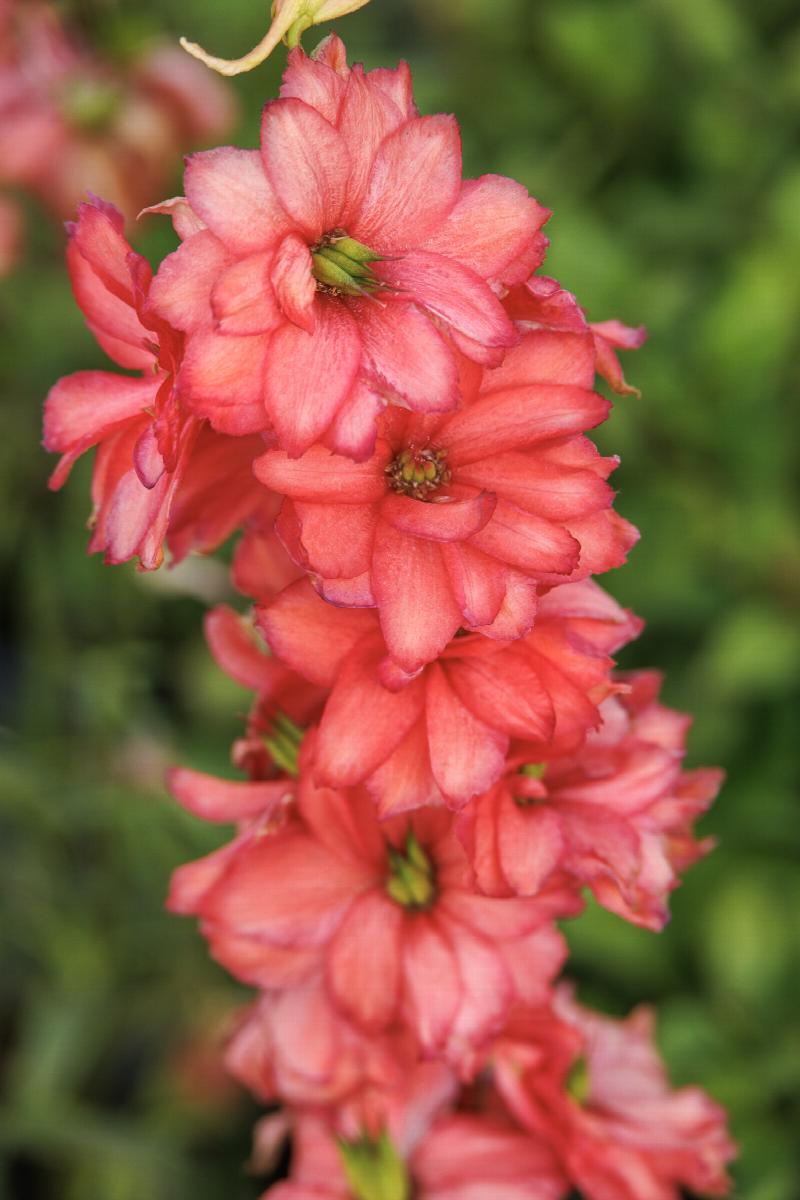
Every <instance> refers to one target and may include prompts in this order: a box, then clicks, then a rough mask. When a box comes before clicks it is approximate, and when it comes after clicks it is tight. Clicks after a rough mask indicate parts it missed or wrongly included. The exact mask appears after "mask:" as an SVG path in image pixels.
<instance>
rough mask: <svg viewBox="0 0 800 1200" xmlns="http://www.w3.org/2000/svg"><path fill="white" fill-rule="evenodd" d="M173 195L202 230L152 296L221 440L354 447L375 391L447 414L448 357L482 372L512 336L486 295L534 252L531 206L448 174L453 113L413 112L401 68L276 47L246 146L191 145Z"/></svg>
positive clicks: (366, 451)
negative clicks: (181, 196)
mask: <svg viewBox="0 0 800 1200" xmlns="http://www.w3.org/2000/svg"><path fill="white" fill-rule="evenodd" d="M185 188H186V199H187V201H188V203H189V205H190V206H191V209H192V211H193V212H194V214H195V216H196V218H197V220H198V221H199V222H201V223H202V225H203V226H205V228H200V229H198V230H197V232H194V233H192V234H191V235H190V236H188V237H186V240H185V241H184V242H183V244H182V246H181V247H180V248H179V249H178V250H177V251H176V252H175V253H174V254H172V255H170V256H169V257H168V258H167V259H165V261H164V263H163V264H162V265H161V267H160V269H159V272H158V275H157V277H156V280H155V282H154V288H153V297H154V300H155V303H156V306H157V308H158V311H159V312H160V313H161V315H162V316H163V317H164V318H165V319H166V320H168V321H170V322H171V323H172V324H173V325H174V326H176V328H179V329H181V330H184V331H185V332H186V333H187V334H189V335H190V336H189V339H188V343H187V348H186V356H185V360H184V364H183V368H182V372H181V379H182V382H183V384H184V386H185V388H186V390H187V391H188V393H189V394H190V395H191V397H192V403H193V405H194V408H195V410H196V412H198V413H199V414H202V415H203V416H207V417H209V419H210V420H211V421H212V424H214V426H215V427H216V428H218V429H220V430H222V431H224V432H229V433H237V434H242V433H251V432H256V431H259V430H262V429H264V428H266V427H268V426H272V427H274V430H275V432H276V434H277V439H278V444H279V445H280V446H281V447H282V448H283V449H285V450H286V451H288V453H289V454H291V455H299V454H301V453H302V452H303V451H304V450H306V449H308V448H309V447H310V446H311V445H312V444H313V443H315V442H318V441H320V440H323V439H324V440H325V441H326V443H327V444H328V445H329V446H330V447H331V448H332V449H334V450H336V451H337V452H339V453H341V454H345V455H348V456H351V457H353V458H365V457H368V456H369V455H370V454H371V452H372V449H373V446H374V444H375V422H376V416H377V414H378V413H379V412H380V410H381V409H382V408H383V406H384V405H385V404H386V403H387V402H390V403H396V404H400V405H401V406H403V407H406V408H410V409H412V410H413V411H415V412H433V413H441V412H446V411H449V410H452V409H454V408H456V407H457V405H458V403H459V396H460V390H459V379H458V366H457V354H456V351H457V350H458V351H461V352H462V353H463V354H465V355H466V356H467V357H468V358H470V359H472V360H474V361H475V362H479V363H484V364H497V363H499V362H500V360H501V358H502V356H503V353H504V351H505V350H506V349H507V348H508V347H510V346H512V345H514V343H515V342H516V341H517V338H518V335H517V332H516V329H515V328H514V325H513V323H512V321H511V320H510V319H509V317H508V316H507V314H506V312H505V311H504V309H503V306H502V304H501V302H500V299H499V295H498V293H502V292H503V291H504V289H505V288H506V287H507V286H508V285H510V284H512V283H518V282H520V281H521V280H523V279H525V278H526V277H527V276H528V275H529V274H530V272H531V270H532V269H534V268H535V267H536V266H538V265H539V263H540V262H541V258H542V254H543V251H544V246H545V244H546V243H545V240H544V239H543V237H542V236H541V234H540V233H539V229H540V227H541V225H542V224H543V222H544V221H545V219H546V218H547V216H548V213H547V211H546V210H545V209H543V208H542V207H541V206H540V205H538V204H537V203H536V201H535V200H532V199H531V198H530V197H529V196H528V194H527V192H526V190H525V189H524V188H523V187H521V186H520V185H519V184H517V183H514V182H513V181H512V180H509V179H503V178H501V177H499V176H494V175H488V176H484V177H483V178H481V179H479V180H469V181H466V182H463V181H462V178H461V147H460V140H459V133H458V127H457V125H456V123H455V120H454V119H453V118H452V117H449V116H443V115H438V116H430V117H419V116H418V115H417V112H416V108H415V107H414V103H413V99H412V96H411V80H410V75H409V71H408V68H407V66H405V64H404V65H402V66H401V67H399V68H398V69H397V70H396V71H387V70H378V71H372V72H369V73H365V72H364V71H363V69H362V68H361V67H359V66H356V67H354V68H353V69H352V70H350V69H349V68H348V67H347V66H346V63H345V61H344V50H343V47H342V44H341V42H339V40H338V39H337V38H335V37H334V38H330V39H328V40H327V42H326V43H324V46H323V50H322V53H321V55H320V56H319V57H317V58H307V57H306V55H305V54H304V53H303V52H302V51H301V50H295V51H293V52H292V54H291V55H290V59H289V67H288V70H287V72H286V75H285V78H284V84H283V88H282V90H281V98H280V99H279V100H276V101H273V102H272V103H270V104H268V105H267V106H266V108H265V110H264V118H263V124H262V136H261V150H260V152H259V151H255V150H239V149H233V148H230V147H223V148H221V149H218V150H211V151H207V152H204V153H201V154H197V155H195V156H194V157H192V158H191V159H190V160H189V163H188V166H187V169H186V176H185Z"/></svg>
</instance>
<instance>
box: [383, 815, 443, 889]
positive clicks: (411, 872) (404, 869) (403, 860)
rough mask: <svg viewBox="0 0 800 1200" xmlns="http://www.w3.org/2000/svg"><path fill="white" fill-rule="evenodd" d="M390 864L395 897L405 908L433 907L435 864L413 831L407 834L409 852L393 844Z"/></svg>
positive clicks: (390, 849)
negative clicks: (398, 848) (397, 848)
mask: <svg viewBox="0 0 800 1200" xmlns="http://www.w3.org/2000/svg"><path fill="white" fill-rule="evenodd" d="M389 867H390V870H391V874H390V876H389V879H388V881H387V883H386V891H387V892H388V893H389V895H390V896H391V898H392V899H393V900H394V901H396V903H397V904H402V906H403V908H429V907H430V905H431V903H432V901H433V899H434V897H435V895H436V883H435V879H434V871H433V864H432V863H431V860H430V859H429V858H428V856H427V854H426V853H425V851H424V850H423V849H422V847H421V846H420V844H419V842H418V841H417V839H416V838H415V837H414V834H413V833H411V832H409V834H408V836H407V837H406V846H405V852H402V851H400V850H396V849H395V848H394V846H390V847H389Z"/></svg>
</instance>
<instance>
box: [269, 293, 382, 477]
mask: <svg viewBox="0 0 800 1200" xmlns="http://www.w3.org/2000/svg"><path fill="white" fill-rule="evenodd" d="M316 316H317V320H316V327H315V329H314V332H313V334H312V333H306V332H305V330H303V329H298V327H297V326H296V325H292V324H291V323H289V322H287V323H286V324H284V325H283V326H281V328H280V329H278V330H277V331H276V332H275V333H274V334H273V335H272V340H271V342H270V352H269V358H268V360H267V366H266V377H265V397H266V403H267V409H268V411H269V413H270V416H271V417H272V421H273V424H274V426H275V430H276V432H277V434H278V439H279V441H280V444H281V447H282V449H285V450H287V451H288V452H289V454H291V455H292V456H299V455H300V454H302V453H303V451H304V450H307V449H308V447H309V446H311V445H312V444H313V443H314V442H316V441H317V440H318V439H319V437H320V435H321V434H322V433H323V432H324V430H325V429H326V428H327V427H328V425H329V424H330V423H331V421H332V420H333V418H334V417H335V415H336V412H337V410H338V409H339V407H340V406H341V404H343V402H344V401H345V400H346V399H347V397H348V395H349V393H350V389H351V388H352V386H353V383H354V381H355V378H356V374H357V373H358V368H359V365H360V363H361V341H360V339H359V336H358V330H357V328H356V323H355V321H354V320H353V318H352V317H351V316H350V314H349V313H348V311H347V309H346V308H345V307H344V306H343V305H342V304H339V303H337V302H336V301H333V302H332V303H327V304H326V303H318V305H317V314H316Z"/></svg>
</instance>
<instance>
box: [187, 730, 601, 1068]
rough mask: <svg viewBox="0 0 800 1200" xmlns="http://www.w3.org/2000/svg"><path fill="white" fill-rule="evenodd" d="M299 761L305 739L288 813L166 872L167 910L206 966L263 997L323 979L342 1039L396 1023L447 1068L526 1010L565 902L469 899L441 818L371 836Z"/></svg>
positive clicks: (539, 984)
mask: <svg viewBox="0 0 800 1200" xmlns="http://www.w3.org/2000/svg"><path fill="white" fill-rule="evenodd" d="M313 753H314V739H313V737H312V736H308V735H307V737H306V741H305V743H304V746H303V750H302V752H301V770H300V777H299V780H298V789H297V801H296V810H293V809H292V808H291V806H290V807H289V808H288V809H285V810H281V811H282V815H281V817H280V819H279V820H277V821H276V820H274V819H272V820H271V821H270V823H269V825H268V826H265V825H264V823H263V820H262V821H261V822H260V824H259V825H258V828H256V826H255V825H253V826H249V827H246V828H243V830H242V831H241V832H240V834H239V837H238V838H237V839H236V841H235V842H233V843H231V844H230V845H228V846H226V847H223V849H222V850H220V851H217V852H216V853H215V854H212V855H210V856H209V857H207V858H205V859H202V860H200V862H198V863H192V864H189V865H187V866H184V867H182V868H180V870H179V871H177V872H176V874H175V876H174V878H173V884H172V888H171V891H170V898H169V902H168V906H169V908H170V909H171V910H172V911H173V912H182V913H194V914H196V915H197V916H199V917H200V919H201V922H202V928H203V932H204V934H205V936H206V937H207V938H208V940H209V943H210V947H211V952H212V954H213V955H214V957H215V958H217V959H218V961H220V962H222V963H223V965H224V966H226V967H227V968H228V969H229V970H230V971H232V972H233V973H234V974H235V975H237V976H238V977H240V978H242V979H244V980H245V981H247V982H250V983H257V984H258V986H260V987H262V988H266V989H269V990H273V991H276V992H279V991H282V990H284V989H286V988H290V989H295V988H297V987H300V986H302V985H303V984H304V983H305V982H306V981H308V980H312V979H314V978H316V977H320V976H323V977H324V980H325V987H326V989H327V992H328V996H329V998H330V1001H331V1003H332V1004H333V1005H334V1007H335V1008H336V1009H337V1011H338V1012H339V1013H340V1014H341V1015H342V1016H344V1017H345V1018H346V1019H347V1020H349V1021H350V1022H352V1023H353V1024H354V1025H356V1026H358V1027H359V1028H361V1029H362V1030H364V1031H365V1032H367V1033H369V1034H373V1035H380V1034H382V1033H384V1032H385V1031H388V1030H390V1029H391V1028H392V1027H393V1026H394V1025H395V1024H397V1023H399V1026H400V1028H404V1029H408V1030H410V1031H411V1032H412V1033H413V1034H414V1036H415V1038H416V1039H417V1042H418V1044H419V1046H420V1048H421V1050H422V1052H423V1054H440V1055H443V1056H447V1057H448V1058H449V1059H450V1060H451V1061H452V1062H453V1063H454V1064H456V1065H458V1063H459V1062H460V1060H461V1057H462V1056H463V1055H465V1054H467V1053H468V1052H469V1053H470V1054H472V1053H474V1050H475V1047H477V1046H480V1045H482V1044H484V1043H485V1042H486V1041H487V1040H488V1039H489V1038H491V1037H493V1036H495V1035H496V1034H497V1033H498V1032H499V1030H500V1028H501V1027H502V1025H503V1023H504V1021H505V1019H506V1016H507V1014H508V1011H509V1009H510V1007H511V1005H512V1004H514V1003H515V1002H518V1001H520V1000H523V1001H524V1002H525V1003H534V1004H535V1003H542V1001H543V1000H544V998H545V997H546V996H547V994H548V988H549V984H550V981H551V979H552V977H553V975H554V973H555V972H556V971H557V970H558V969H559V968H560V966H561V964H562V961H563V957H564V948H563V942H562V939H561V937H560V935H559V934H557V933H556V932H555V930H554V929H553V927H552V924H551V921H552V918H553V917H554V916H556V915H559V916H564V915H570V914H572V913H575V912H576V911H578V909H579V908H580V903H581V902H580V899H579V898H578V896H577V895H576V894H575V893H574V892H573V891H571V890H569V889H564V888H561V887H558V886H556V887H554V888H551V889H550V890H549V891H547V892H544V891H543V892H542V893H540V895H539V896H537V897H536V898H530V899H528V898H526V899H517V898H511V899H502V900H495V899H492V898H489V897H485V896H479V895H477V894H476V893H475V892H474V891H473V889H472V886H471V875H470V871H469V866H468V863H467V860H466V856H465V854H464V851H463V849H462V847H461V845H460V843H459V841H458V839H457V838H456V837H455V834H454V832H453V826H452V818H451V816H450V814H449V813H447V812H446V811H444V810H439V811H434V810H431V809H427V810H424V811H421V812H418V813H414V814H413V815H411V816H410V817H405V816H401V817H396V818H393V819H392V820H389V821H384V822H379V821H378V818H377V814H376V812H375V807H374V805H373V803H372V801H371V799H370V798H369V796H368V795H367V794H366V792H365V791H364V790H363V789H353V790H350V791H348V792H344V791H334V790H332V789H329V788H320V787H317V786H316V785H315V784H314V783H313V780H312V774H313ZM240 786H241V785H240ZM274 811H275V810H274V807H273V809H271V810H270V814H269V816H270V818H272V817H273V816H274ZM284 813H285V816H284V815H283V814H284ZM534 997H539V999H538V1000H536V999H534ZM293 1003H294V1001H293ZM312 1032H313V1031H312V1027H311V1025H309V1027H308V1028H306V1029H305V1033H304V1034H303V1036H306V1037H311V1036H312ZM298 1036H300V1034H299V1033H298Z"/></svg>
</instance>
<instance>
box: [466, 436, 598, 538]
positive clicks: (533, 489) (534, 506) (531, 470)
mask: <svg viewBox="0 0 800 1200" xmlns="http://www.w3.org/2000/svg"><path fill="white" fill-rule="evenodd" d="M458 481H459V483H466V484H470V485H471V486H472V487H477V488H482V487H484V488H485V487H491V488H493V490H494V491H496V492H497V493H498V494H499V495H500V496H501V498H502V499H503V500H507V501H511V503H512V504H514V505H516V506H517V507H519V508H523V509H525V510H526V512H530V513H535V514H536V515H537V516H540V517H547V518H548V519H550V520H556V521H566V520H568V519H569V518H570V517H582V516H584V515H586V514H588V513H593V512H596V511H597V510H598V509H605V508H607V507H608V506H609V505H610V504H611V502H612V500H613V498H614V493H613V491H612V490H611V488H610V487H609V485H608V484H607V483H606V482H605V480H604V479H603V478H602V477H601V476H600V475H598V474H597V472H595V471H582V470H577V471H576V470H573V469H571V468H570V467H569V466H565V465H564V464H562V463H559V462H558V461H555V462H550V461H548V460H547V459H544V458H539V457H538V456H537V455H535V454H525V453H520V452H518V451H514V450H508V451H506V452H505V453H504V454H497V455H494V456H493V457H491V458H488V459H480V460H478V461H477V462H473V463H464V464H463V465H461V466H460V467H459V470H458Z"/></svg>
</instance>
